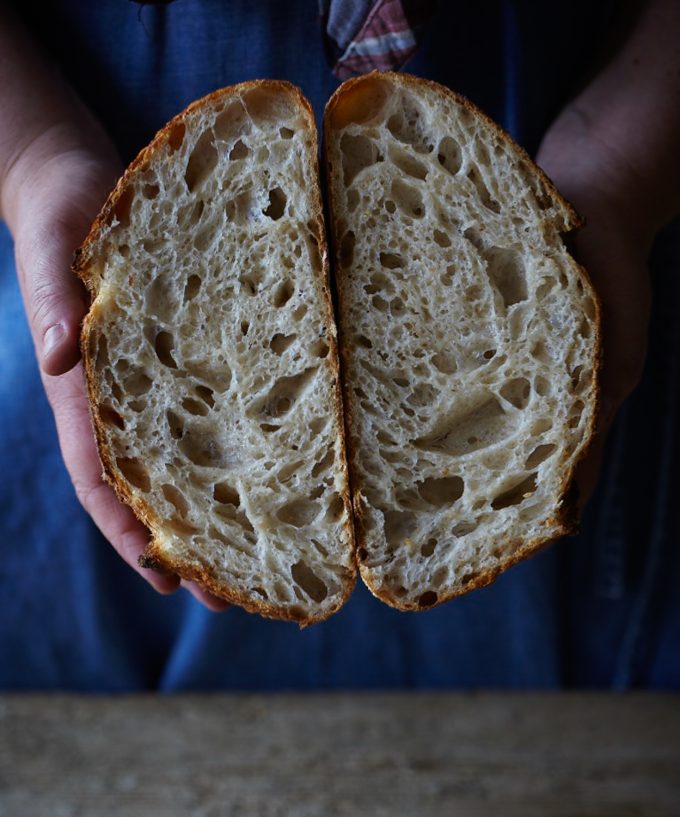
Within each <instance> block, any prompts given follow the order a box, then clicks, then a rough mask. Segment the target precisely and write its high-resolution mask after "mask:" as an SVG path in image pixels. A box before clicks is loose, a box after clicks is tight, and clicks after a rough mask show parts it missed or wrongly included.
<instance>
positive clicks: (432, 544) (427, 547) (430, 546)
mask: <svg viewBox="0 0 680 817" xmlns="http://www.w3.org/2000/svg"><path fill="white" fill-rule="evenodd" d="M436 547H437V540H436V539H428V540H427V542H425V544H424V545H423V546H422V547H421V548H420V555H421V556H425V557H426V558H427V557H429V556H432V554H433V553H434V551H435V548H436Z"/></svg>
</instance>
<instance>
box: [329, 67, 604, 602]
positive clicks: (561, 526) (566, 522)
mask: <svg viewBox="0 0 680 817" xmlns="http://www.w3.org/2000/svg"><path fill="white" fill-rule="evenodd" d="M376 78H378V79H382V78H385V79H387V80H388V81H390V82H392V83H394V84H395V85H396V86H403V87H406V88H409V89H411V90H414V91H416V93H417V92H418V90H419V89H421V88H428V89H429V90H432V91H435V92H437V93H440V94H444V95H446V96H449V97H451V98H452V99H453V100H454V101H455V102H456V103H458V104H460V105H462V106H463V107H464V108H465V109H466V110H468V111H469V112H470V113H472V114H473V115H474V116H475V117H478V118H479V119H480V120H482V121H483V122H484V123H486V125H487V126H488V127H490V128H491V130H492V131H494V133H495V134H496V135H497V136H498V137H499V138H500V139H501V140H502V141H503V142H505V143H506V144H507V145H508V146H509V147H510V148H511V149H513V150H514V151H515V152H516V154H517V155H518V156H519V158H520V159H521V160H522V161H524V162H525V163H526V165H527V167H528V168H529V169H530V170H531V171H532V172H533V173H535V174H536V175H537V176H538V177H539V178H540V180H541V181H542V182H543V184H544V185H545V187H546V189H547V191H548V193H549V195H550V196H551V197H552V198H553V201H554V202H555V203H556V204H557V205H559V207H560V208H561V209H562V210H563V211H564V213H565V216H566V218H565V220H566V222H567V229H566V230H564V231H562V234H565V233H568V232H572V231H574V230H577V229H579V228H581V227H583V226H584V225H585V219H583V217H582V216H580V215H579V214H578V213H577V211H576V210H575V209H574V207H573V206H572V205H571V204H570V203H569V202H568V201H567V200H566V199H565V198H564V197H563V196H562V195H561V194H560V192H559V191H558V190H557V188H556V186H555V185H554V183H553V182H552V180H551V179H550V178H549V177H548V176H547V174H546V173H545V172H544V171H543V170H542V169H541V168H540V167H538V165H537V164H536V163H535V162H534V161H533V160H532V159H531V157H530V156H529V154H528V153H527V152H526V150H524V148H523V147H522V146H521V145H518V144H517V143H516V142H515V140H514V139H513V138H512V137H511V136H510V134H509V133H508V132H507V131H505V130H504V129H503V128H502V127H500V125H498V124H497V123H496V122H494V120H493V119H491V117H489V116H488V115H487V114H486V113H484V111H482V110H480V109H479V108H478V107H477V106H476V105H475V104H474V103H473V102H471V101H470V100H469V99H467V98H466V97H464V96H462V95H461V94H458V93H456V92H455V91H452V90H451V89H449V88H447V87H446V86H444V85H440V84H439V83H436V82H433V81H432V80H428V79H422V78H420V77H416V76H413V75H412V74H405V73H396V72H392V71H385V72H379V71H372V72H371V73H369V74H365V75H363V76H360V77H354V78H352V79H349V80H347V81H345V82H344V83H342V85H340V86H339V87H338V88H337V89H336V91H335V92H334V94H333V95H332V96H331V98H330V99H329V100H328V102H327V103H326V107H325V110H324V117H323V158H324V170H325V173H326V174H327V184H326V188H327V196H328V212H329V215H330V224H329V237H330V241H331V247H332V250H333V255H334V262H335V263H334V270H335V273H336V274H335V284H336V293H337V305H338V337H339V345H340V364H341V371H342V375H343V377H342V386H343V397H344V405H345V435H346V446H347V458H348V464H349V474H350V487H351V490H352V507H353V509H354V528H355V547H356V553H357V563H358V565H359V573H360V576H361V579H362V581H363V582H364V584H365V585H366V587H367V588H368V589H369V590H370V592H371V593H372V594H373V595H374V596H375V597H376V598H378V599H380V600H381V601H383V602H385V603H386V604H388V605H389V606H391V607H394V608H396V609H398V610H402V611H416V612H419V611H423V610H430V609H432V607H437V606H439V605H440V604H444V603H445V602H447V601H450V600H451V599H453V598H457V597H459V596H462V595H465V594H466V593H469V592H470V591H471V590H477V589H479V588H482V587H486V586H487V585H489V584H491V583H492V582H494V581H495V579H496V578H497V577H498V575H499V574H500V573H503V572H504V571H505V570H507V569H508V568H510V567H512V566H514V565H516V564H518V563H519V562H521V561H524V560H525V559H527V558H529V557H530V556H533V555H535V554H536V553H538V552H539V551H540V550H542V549H543V548H544V547H546V546H547V545H548V544H550V543H551V542H553V541H555V540H556V539H558V538H560V537H562V536H567V535H570V534H574V533H576V532H577V531H578V522H579V507H578V487H577V485H576V483H575V481H574V476H575V473H576V469H577V466H578V464H579V463H580V462H581V460H583V458H584V457H585V456H586V455H587V453H588V451H589V450H590V447H591V445H592V443H593V439H594V437H595V434H596V432H597V422H598V415H599V404H600V388H599V374H600V370H601V367H602V307H601V303H600V298H599V295H598V294H597V292H596V290H595V288H594V286H593V283H592V281H591V279H590V276H589V275H588V272H587V271H586V270H585V268H584V267H583V266H581V265H580V264H579V263H578V262H577V261H576V260H575V259H573V258H572V260H573V261H574V269H575V272H577V274H578V275H579V276H580V279H581V281H582V283H583V286H584V288H585V290H586V291H587V292H588V293H589V294H590V296H591V297H592V299H593V303H594V304H595V316H594V318H593V324H594V327H595V331H594V338H593V349H594V354H593V374H592V379H591V382H592V384H593V391H594V406H593V414H592V418H591V420H590V422H589V424H588V427H587V429H586V433H585V438H584V443H583V445H582V446H581V450H580V452H579V454H578V456H577V457H576V458H575V459H574V462H573V463H572V467H571V469H570V470H569V471H568V472H567V473H566V475H565V476H564V478H563V479H562V483H561V486H560V491H559V499H558V506H557V511H556V513H555V514H554V516H552V517H549V518H547V519H546V520H545V521H544V523H543V524H545V525H546V526H550V527H551V528H553V530H552V532H551V533H550V534H549V535H546V536H539V537H534V538H532V539H529V540H527V541H524V540H522V539H512V540H510V541H507V542H506V543H505V546H506V547H515V546H516V547H517V549H516V550H515V551H514V553H512V555H510V556H507V557H505V558H504V559H501V560H500V561H499V562H498V564H497V565H494V566H493V567H492V568H489V569H488V570H485V571H483V572H481V573H479V574H478V575H477V576H475V577H474V579H472V580H470V581H467V582H466V584H465V585H464V586H460V587H455V588H454V589H453V590H452V591H451V592H449V593H445V594H442V595H438V597H437V601H436V602H435V603H434V604H433V605H429V606H426V607H423V606H420V605H418V604H416V603H413V602H409V601H405V600H404V599H401V598H399V597H397V596H396V595H394V594H392V593H391V592H390V591H389V588H386V587H384V586H382V585H380V584H378V583H377V582H375V581H374V580H373V576H372V574H371V571H370V570H369V569H368V568H366V567H365V566H364V564H363V561H362V551H363V552H364V553H365V545H366V533H365V524H364V509H363V499H362V494H361V486H360V481H359V480H358V479H357V473H358V469H357V465H356V463H357V461H358V454H357V450H356V445H355V441H354V440H353V439H352V435H351V433H350V429H351V427H352V424H351V417H352V414H353V411H354V407H353V401H352V394H351V389H350V386H349V383H348V372H349V370H350V369H349V352H348V349H347V345H346V344H345V343H343V332H344V320H343V315H344V314H345V287H344V280H343V275H342V274H341V272H340V265H339V260H338V249H337V248H338V240H339V235H338V220H337V218H336V214H335V208H334V206H333V180H332V178H331V173H330V168H329V162H328V158H329V157H328V143H329V133H330V130H331V127H332V125H331V121H332V117H333V113H334V111H335V110H336V109H337V106H338V105H339V104H341V103H342V101H343V98H344V97H345V96H346V95H347V93H348V92H352V91H355V90H357V87H358V86H360V85H361V84H363V83H365V82H370V81H371V80H373V79H376Z"/></svg>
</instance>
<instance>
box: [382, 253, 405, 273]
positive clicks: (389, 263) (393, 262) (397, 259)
mask: <svg viewBox="0 0 680 817" xmlns="http://www.w3.org/2000/svg"><path fill="white" fill-rule="evenodd" d="M380 266H382V267H385V268H386V269H399V268H400V267H403V266H404V259H403V258H402V256H401V255H398V254H397V253H393V252H381V253H380Z"/></svg>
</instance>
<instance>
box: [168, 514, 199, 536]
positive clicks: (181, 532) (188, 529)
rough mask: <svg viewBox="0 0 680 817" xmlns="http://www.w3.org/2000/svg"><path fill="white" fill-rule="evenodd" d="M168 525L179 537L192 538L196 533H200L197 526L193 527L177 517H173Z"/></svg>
mask: <svg viewBox="0 0 680 817" xmlns="http://www.w3.org/2000/svg"><path fill="white" fill-rule="evenodd" d="M167 525H168V527H169V528H170V530H171V531H174V533H176V534H177V535H178V536H191V535H193V534H194V533H198V528H197V527H196V526H195V525H191V524H190V523H189V522H187V521H185V520H184V519H181V518H180V517H179V516H177V515H175V516H172V517H171V518H170V519H169V520H168V522H167Z"/></svg>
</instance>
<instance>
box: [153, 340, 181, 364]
mask: <svg viewBox="0 0 680 817" xmlns="http://www.w3.org/2000/svg"><path fill="white" fill-rule="evenodd" d="M174 347H175V339H174V338H173V336H172V335H171V334H170V333H169V332H159V333H158V334H157V335H156V340H155V342H154V349H155V351H156V355H157V356H158V359H159V360H160V362H161V363H162V364H163V365H164V366H167V367H168V368H170V369H176V368H177V364H176V363H175V360H174V358H173V356H172V352H173V349H174Z"/></svg>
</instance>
